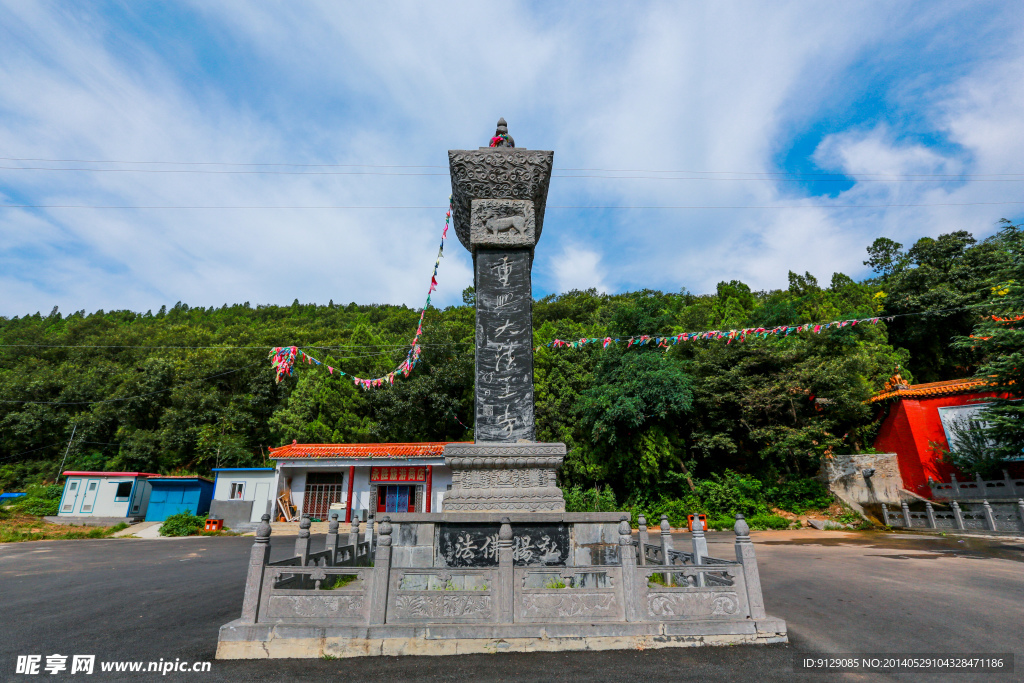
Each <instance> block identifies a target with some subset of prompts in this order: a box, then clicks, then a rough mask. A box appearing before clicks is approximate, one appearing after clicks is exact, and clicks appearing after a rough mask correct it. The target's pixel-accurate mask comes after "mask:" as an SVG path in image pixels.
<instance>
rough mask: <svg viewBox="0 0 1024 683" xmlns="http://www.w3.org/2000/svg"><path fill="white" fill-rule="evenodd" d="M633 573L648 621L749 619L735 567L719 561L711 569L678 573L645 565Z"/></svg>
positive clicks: (740, 577)
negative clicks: (635, 573)
mask: <svg viewBox="0 0 1024 683" xmlns="http://www.w3.org/2000/svg"><path fill="white" fill-rule="evenodd" d="M637 569H638V572H637V574H638V581H637V586H636V588H637V590H639V591H640V592H641V595H642V600H641V604H642V605H643V607H644V609H645V610H646V615H645V616H646V619H647V620H649V621H686V620H689V619H738V620H742V619H746V618H747V617H748V616H749V615H750V608H749V606H748V604H747V589H746V584H745V583H744V580H743V567H742V565H740V564H739V563H736V562H733V563H728V562H725V561H719V563H716V564H715V565H713V566H706V565H699V566H695V567H685V568H682V569H681V568H679V567H677V566H667V565H666V566H661V567H652V566H650V565H648V566H646V567H638V568H637ZM666 576H668V577H669V579H668V580H666V578H665V577H666Z"/></svg>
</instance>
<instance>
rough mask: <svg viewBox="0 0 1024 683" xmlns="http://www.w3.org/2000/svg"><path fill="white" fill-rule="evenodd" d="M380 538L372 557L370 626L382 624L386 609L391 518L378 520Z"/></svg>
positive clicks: (385, 517)
mask: <svg viewBox="0 0 1024 683" xmlns="http://www.w3.org/2000/svg"><path fill="white" fill-rule="evenodd" d="M379 534H380V537H379V538H378V539H377V552H376V554H375V555H374V557H373V579H372V585H371V586H370V588H371V593H370V624H373V625H380V624H383V623H384V618H385V617H386V615H387V609H388V581H389V580H390V577H391V517H390V516H388V515H384V516H383V517H381V518H380V529H379Z"/></svg>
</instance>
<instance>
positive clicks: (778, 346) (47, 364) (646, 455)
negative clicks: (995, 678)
mask: <svg viewBox="0 0 1024 683" xmlns="http://www.w3.org/2000/svg"><path fill="white" fill-rule="evenodd" d="M1008 236H1010V237H1013V236H1017V237H1018V238H1019V231H1018V229H1017V228H1015V227H1012V226H1011V227H1010V228H1007V229H1005V230H1003V231H1002V232H1001V233H1000V234H999V235H997V236H995V237H993V238H989V239H987V240H985V241H982V242H976V241H975V240H974V239H973V238H972V237H971V235H970V234H968V233H966V232H957V233H953V234H949V235H943V236H941V237H939V238H937V239H930V238H926V239H922V240H920V241H918V242H917V243H916V244H914V245H913V246H912V247H910V248H908V249H904V248H902V247H901V246H900V245H898V244H896V243H894V242H891V241H889V240H886V239H884V238H883V239H879V240H876V242H875V243H874V244H873V245H872V246H871V247H870V248H869V249H868V253H867V255H866V258H867V261H868V262H869V263H870V265H871V266H872V267H873V268H874V270H875V274H876V276H875V277H873V278H872V279H870V280H867V281H864V282H855V281H854V280H852V279H851V278H849V277H847V276H845V275H842V274H839V273H837V274H834V275H832V276H831V279H830V281H828V282H819V281H818V280H816V279H815V277H814V276H812V275H811V274H809V273H806V274H804V275H797V274H795V273H790V274H789V287H788V289H785V290H777V291H771V292H754V291H751V290H750V288H749V287H748V286H746V285H745V284H743V283H741V282H737V281H732V282H723V283H720V284H719V285H718V287H717V291H716V292H715V293H713V294H705V295H694V294H689V293H686V292H683V293H677V294H673V293H663V292H659V291H650V290H644V291H639V292H631V293H626V294H621V295H614V296H608V295H601V294H597V293H596V292H595V291H592V290H591V291H586V292H580V291H572V292H568V293H566V294H562V295H558V296H549V297H546V298H544V299H541V300H539V301H537V302H536V304H535V306H534V327H535V344H536V345H537V346H542V348H541V349H540V350H539V351H538V352H537V354H536V356H535V372H536V381H537V385H536V417H537V425H538V434H537V436H538V438H539V439H541V440H549V441H564V442H565V443H566V444H567V445H568V446H569V447H570V448H571V449H572V451H571V455H570V456H569V458H568V459H567V462H566V465H565V468H564V470H563V478H564V479H565V481H566V482H568V483H578V484H582V485H592V484H594V483H602V482H603V483H610V484H611V485H612V486H613V487H614V488H615V489H616V493H618V494H619V495H620V496H629V495H638V494H640V493H642V492H643V491H649V490H651V489H652V488H653V487H656V486H657V487H659V489H658V490H660V491H663V492H665V494H666V495H671V492H672V491H674V490H678V489H679V488H680V487H681V486H683V485H684V481H685V479H686V477H687V476H690V475H694V476H706V475H708V474H710V473H713V472H719V471H723V470H724V469H727V468H728V469H733V470H737V471H740V472H749V473H753V474H757V475H763V476H778V477H783V478H785V477H787V476H797V475H806V474H808V473H812V472H813V471H815V470H816V469H817V467H818V462H819V460H820V458H821V456H822V455H823V454H827V453H830V452H844V451H850V450H857V449H862V448H865V447H866V446H869V445H870V441H871V438H872V436H873V429H875V428H876V427H875V424H874V423H873V419H874V417H875V415H874V413H873V411H872V410H870V409H869V408H868V407H867V406H866V405H865V404H864V401H865V399H867V398H868V397H869V396H870V395H871V394H872V393H873V392H875V391H877V390H878V389H879V388H880V387H881V386H882V384H883V383H884V381H885V380H886V379H887V378H888V377H889V376H890V375H892V373H893V371H894V369H895V367H896V366H897V365H899V366H901V372H902V374H903V376H904V378H907V379H913V381H917V382H922V381H925V382H927V381H936V380H942V379H952V378H956V377H962V376H966V375H970V374H971V373H972V372H974V371H975V370H976V367H977V362H978V361H979V360H980V359H979V358H977V357H975V356H974V354H976V353H977V351H976V350H972V349H971V348H969V347H965V348H959V349H958V348H953V347H952V346H951V345H950V341H951V340H952V339H953V338H954V337H956V336H958V335H968V334H970V333H971V331H972V328H973V326H974V325H975V324H976V323H977V322H978V320H979V319H980V318H981V315H982V313H983V309H981V308H977V307H975V308H965V307H969V306H976V305H977V304H980V303H983V302H985V301H986V300H987V299H988V298H990V297H992V296H994V295H995V294H994V291H993V288H992V286H991V282H992V281H993V280H992V278H993V277H995V276H994V273H996V272H997V271H998V269H999V268H1001V267H1004V266H1005V264H1006V262H1007V260H1008V258H1009V256H1008V254H1009V250H1008V249H1007V246H1006V240H1007V239H1009V237H1008ZM464 298H465V300H466V304H467V305H463V306H457V307H451V308H447V309H445V310H435V309H430V310H428V311H427V315H426V323H425V325H424V335H423V338H422V342H423V348H424V361H423V363H421V365H420V366H419V367H417V368H416V370H415V371H414V373H413V374H412V376H411V377H410V378H409V379H401V380H398V381H396V382H395V385H394V387H390V388H384V389H377V390H371V391H364V390H361V389H359V388H357V387H355V386H353V384H352V382H351V381H349V380H348V379H347V378H344V377H340V376H339V375H338V374H337V373H336V374H334V375H331V374H329V373H328V372H327V370H326V368H324V367H322V366H321V367H311V366H308V365H305V364H299V365H298V367H297V373H296V377H294V378H288V379H285V380H284V381H283V382H281V383H280V384H276V383H275V381H274V372H273V370H272V369H271V367H270V363H269V362H268V359H267V354H268V351H269V348H270V347H272V346H280V345H297V346H299V347H302V348H304V349H306V350H308V351H309V352H310V353H311V354H313V355H314V356H316V357H317V358H319V359H321V360H322V361H324V362H325V363H326V364H330V365H331V366H334V367H338V368H341V369H343V370H344V371H345V372H348V373H350V374H355V375H359V376H364V377H375V376H379V375H382V374H384V373H386V372H389V371H391V370H393V369H394V368H395V367H396V365H397V364H398V363H399V362H400V361H401V360H402V359H403V358H404V357H405V354H406V352H407V350H408V343H409V340H410V339H411V337H412V335H413V332H414V330H415V325H416V321H417V319H418V316H419V311H417V310H413V309H409V308H406V307H403V306H384V305H373V306H368V305H357V304H354V303H352V304H348V305H338V304H334V303H333V302H331V303H329V304H327V305H313V304H300V303H298V302H297V301H296V302H295V303H293V304H292V305H291V306H256V307H252V306H250V305H249V304H248V303H245V304H240V305H233V306H227V305H225V306H223V307H221V308H206V309H203V308H189V307H188V306H187V305H185V304H181V303H179V304H177V305H175V306H174V307H173V308H171V309H169V310H165V309H161V310H160V311H159V312H157V313H153V312H146V313H133V312H129V311H111V312H104V311H97V312H95V313H91V314H86V313H85V312H84V311H80V312H77V313H73V314H71V315H66V316H64V315H62V314H61V313H60V312H58V311H56V310H54V312H52V313H51V314H50V315H41V314H36V315H30V316H26V317H15V318H13V319H6V318H0V344H2V347H0V400H2V401H3V402H2V403H0V487H7V488H12V487H18V486H22V485H24V484H26V483H31V482H36V481H41V480H44V479H50V480H52V479H53V478H54V475H55V474H56V473H57V469H58V466H59V464H60V462H61V458H62V457H63V456H64V454H65V448H66V446H67V444H68V441H69V437H70V436H71V434H72V430H73V429H74V439H73V441H72V445H71V448H70V450H69V452H68V455H67V463H66V465H65V469H70V468H75V469H107V470H142V471H152V472H171V471H189V472H198V473H205V472H208V471H209V469H210V468H212V467H215V466H218V465H219V466H232V467H233V466H244V465H251V464H260V463H262V462H264V459H263V458H264V453H265V450H266V448H267V447H268V446H276V445H280V444H282V443H285V442H290V441H291V440H292V439H297V440H299V441H300V442H303V441H305V442H324V441H331V442H358V441H368V440H369V441H420V440H432V441H433V440H446V439H453V440H454V439H468V438H471V434H472V431H471V429H472V419H473V416H472V410H471V406H472V394H473V344H472V341H473V308H472V306H471V305H469V304H470V303H471V301H472V292H471V291H469V290H467V292H466V293H465V295H464ZM921 311H941V312H938V313H933V314H931V315H925V316H921V315H907V316H905V317H897V318H895V319H894V320H893V321H892V322H890V323H883V324H878V325H857V326H853V327H846V328H843V329H838V330H828V331H825V332H823V333H821V334H813V333H797V334H791V335H789V336H787V337H785V338H781V337H780V338H769V339H748V340H747V341H745V342H743V343H740V342H733V343H731V344H727V343H725V342H724V341H692V342H686V343H681V344H679V345H677V346H673V347H672V348H670V349H669V350H667V351H666V350H664V349H655V348H649V347H644V348H632V349H628V350H627V349H625V348H624V345H619V346H614V345H613V346H611V347H609V348H608V349H606V350H603V349H602V348H601V346H600V345H594V346H588V347H586V348H584V349H579V350H576V349H558V350H556V349H551V348H548V347H546V346H543V345H544V344H546V343H547V342H549V341H551V340H552V339H554V338H556V337H557V338H562V339H579V338H581V337H604V336H607V335H611V336H626V337H628V336H630V335H635V334H649V335H659V334H660V335H665V334H676V333H679V332H684V331H686V332H694V331H702V330H710V329H729V328H739V327H757V326H763V327H771V326H776V325H785V324H790V325H796V324H800V323H808V322H827V321H831V320H838V319H844V318H855V317H856V318H864V317H871V316H874V315H902V314H916V313H918V312H921Z"/></svg>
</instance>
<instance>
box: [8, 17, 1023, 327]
mask: <svg viewBox="0 0 1024 683" xmlns="http://www.w3.org/2000/svg"><path fill="white" fill-rule="evenodd" d="M382 7H383V6H382V5H381V4H379V3H361V4H355V3H353V4H350V5H342V4H341V3H336V2H312V1H310V2H303V3H284V2H281V3H272V2H258V3H257V2H254V3H242V2H227V1H219V2H195V3H189V2H179V3H133V2H124V3H114V2H109V3H101V2H94V3H88V4H86V3H59V2H52V3H46V2H2V1H0V157H4V158H5V159H4V160H0V166H2V167H4V168H0V237H2V244H0V293H2V297H0V315H3V316H13V315H24V314H26V313H34V312H35V311H37V310H39V311H42V312H44V313H46V312H48V311H49V310H50V309H51V308H52V307H53V306H54V305H58V306H60V308H61V310H62V311H64V312H66V313H67V312H70V311H73V310H78V309H83V308H84V309H86V310H88V311H92V310H96V309H99V308H103V309H107V310H110V309H124V308H128V309H134V310H142V311H145V310H147V309H153V310H156V309H158V308H159V307H160V306H161V305H164V304H167V305H173V304H174V303H175V302H176V301H184V302H186V303H188V304H190V305H193V306H209V305H215V306H220V305H221V304H223V303H235V302H239V303H240V302H243V301H249V302H251V303H253V304H256V303H278V304H287V303H290V302H291V301H292V300H293V299H296V298H298V299H299V300H300V301H303V302H309V301H315V302H321V303H325V302H327V301H328V300H330V299H333V300H334V301H335V302H349V301H356V302H360V303H406V304H409V305H414V306H418V305H421V304H422V301H423V297H424V294H425V287H426V283H427V280H428V278H429V273H430V268H431V266H432V263H433V256H434V253H435V250H436V245H437V239H438V235H439V232H440V229H441V226H442V221H443V214H444V210H443V209H442V208H426V209H359V210H336V209H273V210H269V209H180V208H179V209H173V208H165V209H131V208H129V209H98V208H12V207H11V206H10V205H16V204H17V205H32V206H41V205H46V206H53V205H73V206H88V207H95V206H118V207H140V206H163V207H175V206H178V207H180V206H202V207H211V206H220V207H225V206H230V207H252V206H257V207H259V206H291V207H308V206H339V205H340V206H353V205H357V206H383V207H395V206H425V207H441V206H443V205H444V204H445V202H446V201H447V196H448V193H449V191H450V183H449V180H448V177H447V174H446V163H447V154H446V153H447V150H448V149H452V148H472V147H476V146H479V145H482V144H486V141H487V139H488V138H489V136H490V134H491V133H492V132H493V128H494V123H495V121H496V120H497V118H498V117H499V116H503V117H505V118H506V119H507V120H508V122H509V126H510V132H511V133H512V135H513V136H514V137H515V139H516V141H517V143H518V144H519V145H520V146H523V147H529V148H534V149H553V150H554V151H555V166H556V171H555V174H556V176H558V177H555V178H554V179H553V180H552V184H551V191H550V195H549V200H548V201H549V205H550V206H551V207H552V208H550V209H549V211H548V213H547V217H546V219H545V229H544V237H543V239H542V241H541V243H540V245H539V247H538V250H537V258H536V261H535V266H534V291H535V294H537V295H538V296H539V295H544V294H547V293H551V292H560V291H565V290H567V289H570V288H586V287H597V288H598V289H600V290H603V291H608V292H619V291H624V290H629V289H638V288H642V287H650V288H659V289H663V290H671V291H678V290H679V289H681V288H686V289H687V290H689V291H692V292H698V293H699V292H709V291H713V290H714V287H715V284H716V283H717V282H718V281H720V280H731V279H740V280H743V281H745V282H747V283H749V284H750V285H752V286H753V287H755V288H765V289H768V288H777V287H784V286H786V274H787V271H789V270H795V271H799V272H803V271H810V272H811V273H812V274H814V275H816V276H817V277H818V278H819V280H822V281H828V280H829V279H830V278H831V275H832V273H833V272H835V271H842V272H845V273H847V274H849V275H852V276H854V277H862V276H865V275H866V272H865V269H864V267H863V265H862V263H861V262H862V261H863V260H864V257H865V252H864V249H865V247H866V246H867V245H868V244H870V243H871V241H872V240H874V239H875V238H876V237H879V236H887V237H890V238H892V239H895V240H897V241H900V242H903V243H905V244H908V243H910V242H912V241H913V240H914V239H917V238H918V237H921V236H925V235H932V236H934V235H938V234H940V233H943V232H949V231H951V230H960V229H966V230H970V231H971V232H973V233H974V234H975V236H977V237H984V236H987V235H990V234H992V233H993V232H994V230H995V228H996V223H997V221H998V220H999V219H1000V218H1002V217H1007V218H1011V219H1018V218H1020V217H1021V216H1022V214H1024V205H1021V204H1016V205H1014V204H1010V203H1008V202H1020V201H1024V197H1022V195H1021V192H1020V189H1021V188H1022V186H1024V162H1022V161H1021V160H1022V159H1024V126H1022V125H1021V112H1022V111H1024V5H1021V3H1019V2H971V3H963V2H939V1H935V0H933V1H930V2H918V3H915V2H901V3H892V2H855V3H833V2H818V3H814V2H808V1H806V0H801V1H797V2H753V1H751V0H747V1H743V2H727V1H719V2H704V3H699V2H691V3H657V2H651V3H604V4H599V3H561V4H558V5H557V6H556V7H554V8H552V6H551V4H550V3H514V2H507V3H503V4H501V5H500V6H499V5H490V4H487V3H478V2H466V3H450V4H439V3H413V2H409V3H398V2H396V3H391V4H389V5H388V6H387V9H382ZM499 7H500V9H498V8H499ZM12 159H40V160H87V161H89V162H90V163H85V162H82V161H74V162H68V161H63V162H57V161H14V160H12ZM95 161H117V162H175V163H92V162H95ZM182 162H191V163H182ZM195 162H217V164H221V165H195ZM269 164H293V166H287V165H269ZM315 164H324V165H335V166H321V167H317V166H302V165H315ZM338 165H341V166H338ZM344 165H349V166H344ZM381 166H389V167H391V168H380V167H381ZM37 168H48V169H51V168H72V169H85V170H65V171H55V170H33V169H37ZM101 169H105V170H101ZM573 169H597V170H583V171H580V170H573ZM620 169H627V170H639V171H640V172H630V173H623V172H619V170H620ZM143 171H144V172H143ZM180 171H189V172H180ZM195 171H205V172H204V173H197V172H195ZM238 171H246V172H245V173H239V172H238ZM265 171H275V173H266V172H265ZM313 172H316V173H313ZM353 172H358V173H353ZM814 173H827V174H835V175H831V176H829V177H830V178H832V179H834V180H837V181H839V182H835V181H828V182H825V181H815V182H812V181H811V178H813V177H814V176H809V175H808V174H814ZM1008 174H1009V175H1008ZM1014 174H1015V175H1014ZM572 176H577V177H572ZM580 176H582V177H580ZM624 176H627V177H624ZM633 176H636V177H633ZM964 176H969V178H968V179H966V180H965V179H964ZM924 179H927V180H928V181H927V182H922V180H924ZM893 204H901V205H906V204H912V205H923V206H911V207H906V206H904V207H891V206H890V207H889V208H882V207H880V205H893ZM5 205H6V208H4V207H5ZM578 206H587V207H593V206H602V207H666V206H673V207H675V206H688V207H693V206H715V207H760V208H716V209H664V208H662V209H637V208H612V209H601V210H596V209H571V208H557V207H578ZM865 207H867V208H865ZM871 207H877V208H871ZM439 280H440V283H441V284H440V288H439V291H438V294H437V295H436V296H435V297H434V302H435V303H438V304H440V305H444V304H449V303H456V302H458V301H459V300H460V293H461V291H462V289H463V288H464V287H466V286H468V285H469V284H470V283H471V280H472V278H471V266H470V259H469V255H468V253H467V252H466V251H465V250H464V249H463V248H462V247H461V245H459V243H458V241H457V240H454V239H453V240H451V242H450V243H449V245H448V248H447V255H446V259H445V260H444V262H443V263H442V265H441V271H440V274H439Z"/></svg>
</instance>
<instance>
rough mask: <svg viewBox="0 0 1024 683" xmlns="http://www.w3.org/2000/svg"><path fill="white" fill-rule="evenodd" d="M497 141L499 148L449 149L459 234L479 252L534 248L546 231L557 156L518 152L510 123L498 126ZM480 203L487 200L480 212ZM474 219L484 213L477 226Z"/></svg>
mask: <svg viewBox="0 0 1024 683" xmlns="http://www.w3.org/2000/svg"><path fill="white" fill-rule="evenodd" d="M494 139H496V140H498V142H496V143H495V146H494V147H480V148H479V149H475V150H468V149H452V150H448V166H449V169H450V171H451V177H452V202H453V204H454V208H455V211H454V219H455V234H456V235H458V236H459V241H460V242H462V246H464V247H466V249H469V250H470V251H474V252H475V251H476V249H477V248H478V247H495V248H507V247H528V248H532V247H533V246H534V245H535V244H536V243H537V240H538V239H540V233H541V229H542V228H543V227H544V206H545V205H546V204H547V200H548V183H549V182H550V181H551V166H552V163H553V161H554V156H555V153H554V152H544V151H538V150H530V149H525V148H523V147H516V146H515V142H514V141H513V140H512V137H511V136H509V135H508V126H507V125H506V124H505V119H500V120H499V121H498V128H497V133H496V135H495V136H494ZM475 200H487V201H486V202H485V203H484V204H480V205H477V206H476V207H474V201H475ZM474 208H476V211H474ZM474 214H479V218H478V219H477V220H476V221H475V223H476V224H474V220H473V217H474Z"/></svg>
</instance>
